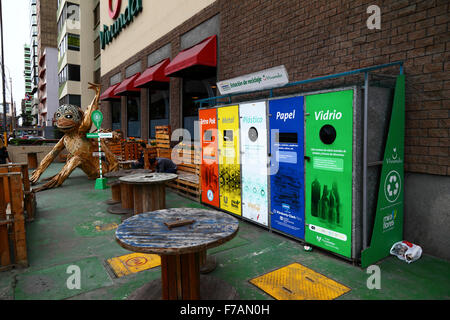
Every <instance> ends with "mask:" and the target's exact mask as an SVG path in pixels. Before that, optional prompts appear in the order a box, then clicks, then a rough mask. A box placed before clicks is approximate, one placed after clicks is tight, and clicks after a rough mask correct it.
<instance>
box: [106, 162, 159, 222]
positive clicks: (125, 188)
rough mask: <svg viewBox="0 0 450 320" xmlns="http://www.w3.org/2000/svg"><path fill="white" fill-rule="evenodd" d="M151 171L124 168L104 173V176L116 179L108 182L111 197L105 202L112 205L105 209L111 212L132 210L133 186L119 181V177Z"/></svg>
mask: <svg viewBox="0 0 450 320" xmlns="http://www.w3.org/2000/svg"><path fill="white" fill-rule="evenodd" d="M151 172H152V170H148V169H126V170H118V171H113V172H108V173H106V174H105V177H106V178H108V179H109V178H116V180H114V181H111V182H108V184H109V185H110V186H111V194H112V199H111V200H108V201H107V203H108V204H112V205H113V206H111V207H109V208H108V209H107V210H108V212H109V213H112V214H130V213H132V212H133V206H134V198H133V187H132V186H131V185H129V184H122V183H120V181H119V178H121V177H124V176H127V175H132V174H138V173H140V174H147V173H151Z"/></svg>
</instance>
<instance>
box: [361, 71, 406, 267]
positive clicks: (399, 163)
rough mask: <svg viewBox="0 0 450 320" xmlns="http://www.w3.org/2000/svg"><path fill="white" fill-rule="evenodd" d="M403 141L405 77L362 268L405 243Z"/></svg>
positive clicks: (397, 98) (398, 92)
mask: <svg viewBox="0 0 450 320" xmlns="http://www.w3.org/2000/svg"><path fill="white" fill-rule="evenodd" d="M404 139H405V76H404V75H400V76H398V77H397V82H396V86H395V94H394V103H393V106H392V114H391V121H390V125H389V134H388V138H387V142H386V148H385V151H384V160H383V168H382V171H381V178H380V187H379V190H378V203H377V211H376V216H375V222H374V225H373V231H372V238H371V241H370V244H369V247H368V248H367V249H365V250H363V251H362V254H361V266H362V267H363V268H365V267H367V266H369V265H371V264H372V263H375V262H376V261H378V260H380V259H382V258H384V257H387V256H388V255H389V250H390V249H391V247H392V245H393V244H394V243H395V242H398V241H402V240H403V203H404V201H403V193H404V175H403V170H404Z"/></svg>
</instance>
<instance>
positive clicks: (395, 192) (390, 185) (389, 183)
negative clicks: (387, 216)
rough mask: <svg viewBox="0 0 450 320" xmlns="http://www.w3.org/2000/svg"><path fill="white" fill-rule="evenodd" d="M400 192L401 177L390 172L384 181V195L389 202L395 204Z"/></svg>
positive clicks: (396, 173)
mask: <svg viewBox="0 0 450 320" xmlns="http://www.w3.org/2000/svg"><path fill="white" fill-rule="evenodd" d="M400 191H401V177H400V174H399V173H398V172H397V171H395V170H392V171H391V172H389V173H388V175H387V176H386V180H385V181H384V195H385V196H386V200H387V201H389V202H395V201H396V200H397V199H398V197H399V196H400Z"/></svg>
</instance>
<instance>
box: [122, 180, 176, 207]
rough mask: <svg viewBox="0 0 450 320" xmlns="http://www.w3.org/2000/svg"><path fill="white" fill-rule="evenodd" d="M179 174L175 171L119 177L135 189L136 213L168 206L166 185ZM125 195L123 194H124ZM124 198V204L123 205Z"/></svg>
mask: <svg viewBox="0 0 450 320" xmlns="http://www.w3.org/2000/svg"><path fill="white" fill-rule="evenodd" d="M177 177H178V176H177V175H176V174H173V173H150V174H134V175H130V176H125V177H121V178H119V181H120V183H121V185H128V186H130V188H132V189H133V192H132V194H133V202H134V206H133V208H134V214H140V213H143V212H149V211H155V210H159V209H165V208H166V185H165V183H166V182H168V181H172V180H175V179H176V178H177ZM122 197H123V194H122ZM123 202H124V201H123V198H122V205H123Z"/></svg>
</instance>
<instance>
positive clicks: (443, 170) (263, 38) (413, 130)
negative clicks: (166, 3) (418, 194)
mask: <svg viewBox="0 0 450 320" xmlns="http://www.w3.org/2000/svg"><path fill="white" fill-rule="evenodd" d="M219 2H220V15H221V32H220V40H219V41H220V56H219V61H220V64H219V79H229V78H233V77H236V76H239V75H243V74H247V73H251V72H255V71H258V70H263V69H266V68H270V67H273V66H277V65H282V64H284V65H285V66H286V68H287V70H288V73H289V80H290V81H299V80H303V79H308V78H312V77H317V76H323V75H327V74H332V73H338V72H343V71H347V70H352V69H357V68H363V67H368V66H373V65H378V64H383V63H388V62H393V61H398V60H403V61H405V65H404V68H405V69H404V70H405V74H406V86H407V88H406V140H405V147H406V149H405V153H406V155H405V168H406V170H407V171H411V172H419V173H430V174H439V175H450V154H449V153H450V151H449V149H450V139H449V134H450V116H449V109H450V59H449V57H450V36H449V35H450V32H449V26H450V5H449V4H450V2H449V1H448V0H424V1H409V0H398V1H373V0H368V1H365V0H357V1H349V0H346V1H337V0H334V1H333V0H331V1H298V0H295V1H294V0H292V1H290V0H285V1H278V0H265V1H258V0H248V1H237V0H233V1H230V0H220V1H219ZM374 4H375V5H378V6H379V7H380V9H381V29H380V30H369V29H368V28H367V25H366V21H367V19H368V17H369V16H370V14H367V13H366V10H367V7H368V6H370V5H374ZM396 70H398V69H396ZM394 71H395V70H394ZM397 72H398V71H397Z"/></svg>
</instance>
